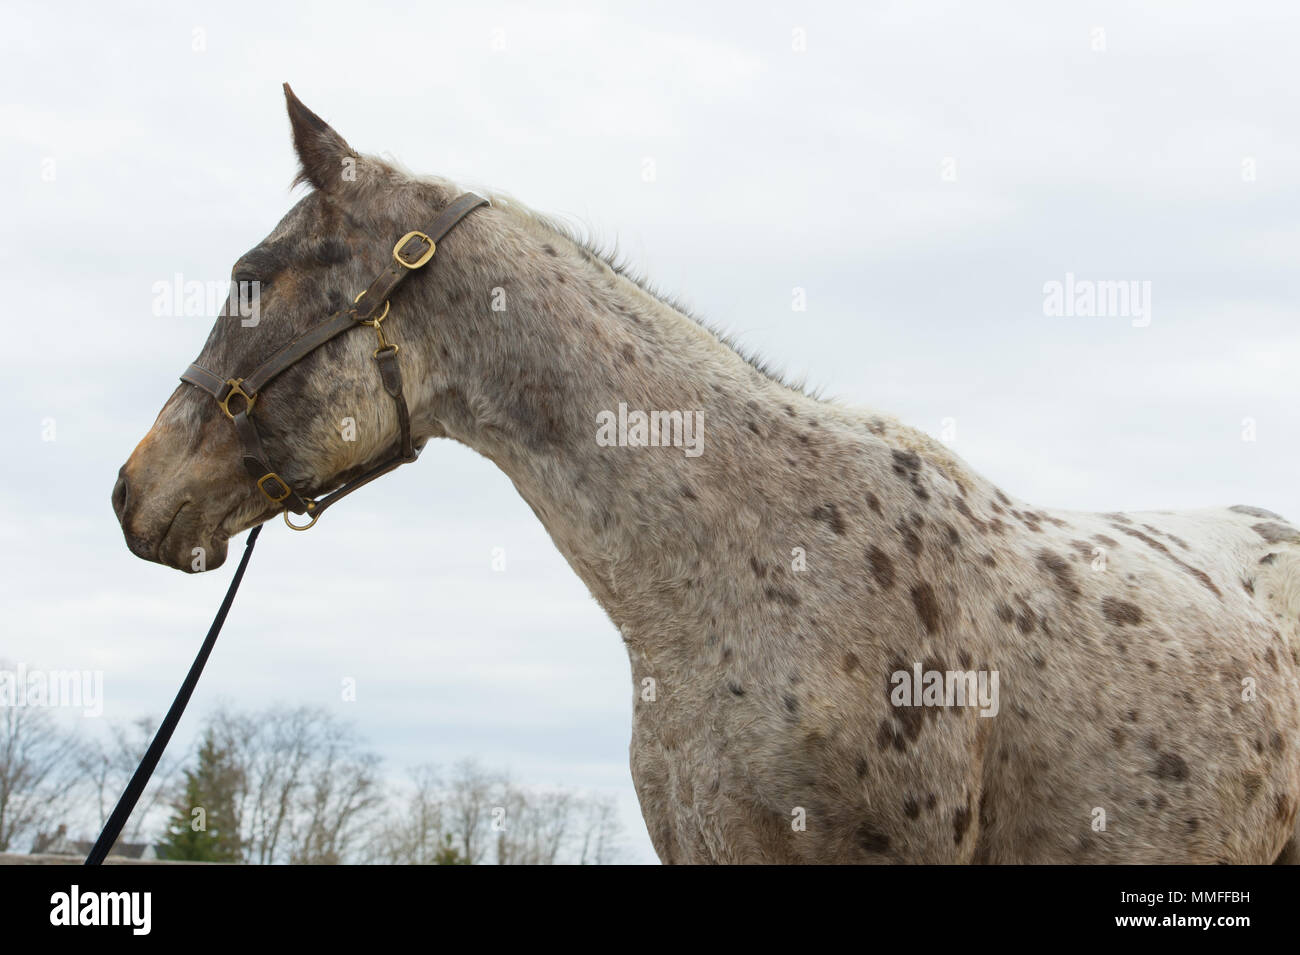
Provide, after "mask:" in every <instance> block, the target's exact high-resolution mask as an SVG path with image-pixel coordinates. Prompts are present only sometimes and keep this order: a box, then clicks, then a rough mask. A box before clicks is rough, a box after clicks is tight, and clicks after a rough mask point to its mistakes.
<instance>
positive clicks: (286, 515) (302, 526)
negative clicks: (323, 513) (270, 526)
mask: <svg viewBox="0 0 1300 955" xmlns="http://www.w3.org/2000/svg"><path fill="white" fill-rule="evenodd" d="M314 510H316V502H315V501H308V502H307V513H308V514H310V513H311V512H312V511H314ZM280 514H281V516H282V517H283V518H284V522H285V524H287V525H288V526H289V529H290V530H295V531H305V530H307V529H308V528H309V527H311V526H312V525H313V524H315V523H316V522H317V521H318V520H320V515H319V514H317V515H316V516H315V517H313V518H312V519H311V520H310V521H308V522H307V523H306V524H295V523H294V522H293V521H291V520H289V512H288V511H281V512H280Z"/></svg>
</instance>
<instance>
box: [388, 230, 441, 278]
mask: <svg viewBox="0 0 1300 955" xmlns="http://www.w3.org/2000/svg"><path fill="white" fill-rule="evenodd" d="M417 238H418V239H423V240H424V241H425V242H427V243H429V251H428V252H426V253H424V255H422V256H420V257H419V258H418V259H416V260H415V261H414V262H408V261H406V259H404V258H402V246H404V245H406V243H408V242H410V241H411V240H412V239H417ZM436 249H437V246H435V245H434V244H433V240H432V239H430V238H429V237H428V236H427V235H425V234H424V233H423V232H421V231H419V230H418V229H416V230H414V231H412V232H408V233H406V235H404V236H402V237H401V238H400V239H398V240H397V245H395V246H393V258H395V259H396V260H397V264H398V265H401V266H404V267H405V268H408V269H418V268H420V267H421V266H423V265H424V264H425V263H427V262H428V261H429V260H430V259H431V258H433V253H434V251H435V250H436Z"/></svg>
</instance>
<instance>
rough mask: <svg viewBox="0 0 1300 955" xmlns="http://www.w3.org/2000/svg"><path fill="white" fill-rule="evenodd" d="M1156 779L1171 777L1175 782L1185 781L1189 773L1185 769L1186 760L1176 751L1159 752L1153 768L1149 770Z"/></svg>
mask: <svg viewBox="0 0 1300 955" xmlns="http://www.w3.org/2000/svg"><path fill="white" fill-rule="evenodd" d="M1151 772H1152V775H1154V776H1155V777H1156V778H1157V779H1172V780H1174V781H1175V782H1180V783H1181V782H1186V780H1187V777H1188V776H1189V775H1190V773H1189V771H1188V769H1187V761H1186V760H1185V759H1183V758H1182V757H1181V756H1179V755H1178V754H1177V753H1161V754H1160V755H1159V757H1157V759H1156V765H1155V768H1154V769H1153V770H1152V771H1151Z"/></svg>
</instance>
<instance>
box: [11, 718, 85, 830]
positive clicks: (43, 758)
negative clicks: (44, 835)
mask: <svg viewBox="0 0 1300 955" xmlns="http://www.w3.org/2000/svg"><path fill="white" fill-rule="evenodd" d="M79 755H80V754H79V748H78V744H77V742H76V740H75V738H74V737H73V736H72V735H71V734H69V733H66V732H64V731H63V730H61V729H60V728H59V727H58V726H57V725H56V723H55V721H54V719H53V718H52V717H51V715H50V713H49V712H48V711H47V710H43V709H39V708H37V707H31V706H3V707H0V852H6V851H9V850H10V849H14V848H17V846H18V840H20V839H24V838H30V837H34V836H35V835H36V834H37V832H39V831H40V830H41V829H44V828H53V826H52V824H53V823H55V822H57V821H58V820H60V819H61V818H62V817H63V816H64V814H65V813H67V812H68V810H69V809H70V808H71V803H72V799H73V792H72V791H73V788H74V786H75V782H76V779H77V775H76V774H77V768H78V756H79Z"/></svg>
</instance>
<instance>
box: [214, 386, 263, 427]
mask: <svg viewBox="0 0 1300 955" xmlns="http://www.w3.org/2000/svg"><path fill="white" fill-rule="evenodd" d="M243 380H244V379H243V378H227V379H226V384H228V385H229V386H230V390H229V391H227V392H226V397H224V398H222V399H221V401H220V402H219V404H220V405H221V410H222V411H224V412H225V413H226V417H227V418H229V419H230V420H231V421H234V420H235V416H234V415H233V414H232V413H231V411H230V399H231V398H233V397H234V396H235V395H239V397H241V398H243V399H244V414H248V412H250V411H252V410H253V402H254V401H256V400H257V395H250V394H249V393H248V392H246V391H245V390H244V389H243V388H241V387H240V383H241V382H242V381H243Z"/></svg>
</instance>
